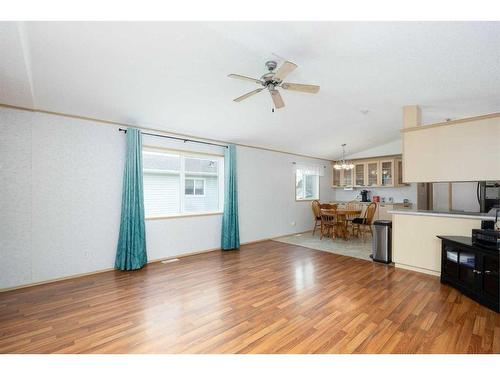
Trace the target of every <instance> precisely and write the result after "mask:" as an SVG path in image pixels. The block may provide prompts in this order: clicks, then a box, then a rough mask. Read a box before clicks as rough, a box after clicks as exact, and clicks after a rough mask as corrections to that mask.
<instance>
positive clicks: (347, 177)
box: [341, 169, 353, 187]
mask: <svg viewBox="0 0 500 375" xmlns="http://www.w3.org/2000/svg"><path fill="white" fill-rule="evenodd" d="M341 175H342V186H344V187H352V185H353V184H352V177H353V169H343V170H342V173H341Z"/></svg>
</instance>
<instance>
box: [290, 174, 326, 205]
mask: <svg viewBox="0 0 500 375" xmlns="http://www.w3.org/2000/svg"><path fill="white" fill-rule="evenodd" d="M323 174H324V172H323V167H322V166H307V165H296V166H295V199H296V200H298V201H300V200H314V199H319V177H320V176H322V175H323Z"/></svg>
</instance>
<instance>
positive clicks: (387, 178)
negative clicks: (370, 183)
mask: <svg viewBox="0 0 500 375" xmlns="http://www.w3.org/2000/svg"><path fill="white" fill-rule="evenodd" d="M379 163H380V168H379V170H380V186H384V187H392V186H394V159H390V160H380V162H379Z"/></svg>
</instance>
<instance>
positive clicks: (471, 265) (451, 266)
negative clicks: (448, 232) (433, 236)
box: [438, 236, 500, 312]
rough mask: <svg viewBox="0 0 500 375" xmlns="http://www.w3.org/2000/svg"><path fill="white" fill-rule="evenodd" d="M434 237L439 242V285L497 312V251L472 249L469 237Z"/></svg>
mask: <svg viewBox="0 0 500 375" xmlns="http://www.w3.org/2000/svg"><path fill="white" fill-rule="evenodd" d="M438 237H439V238H440V239H441V240H442V246H441V282H442V283H446V284H449V285H451V286H453V287H455V288H456V289H458V290H460V291H461V292H462V293H464V294H465V295H467V296H469V297H470V298H472V299H474V300H476V301H477V302H479V303H480V304H482V305H484V306H487V307H489V308H490V309H493V310H495V311H497V312H500V294H499V290H500V281H499V280H500V279H499V271H500V268H499V256H500V251H498V250H489V249H485V248H482V247H479V246H476V245H473V244H472V239H471V238H470V237H461V236H438Z"/></svg>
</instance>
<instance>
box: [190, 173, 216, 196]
mask: <svg viewBox="0 0 500 375" xmlns="http://www.w3.org/2000/svg"><path fill="white" fill-rule="evenodd" d="M218 176H219V174H217V177H218ZM187 180H193V194H186V181H187ZM196 181H201V182H203V194H196ZM206 184H207V181H206V178H203V177H186V176H185V175H184V196H188V197H204V196H205V187H206Z"/></svg>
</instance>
